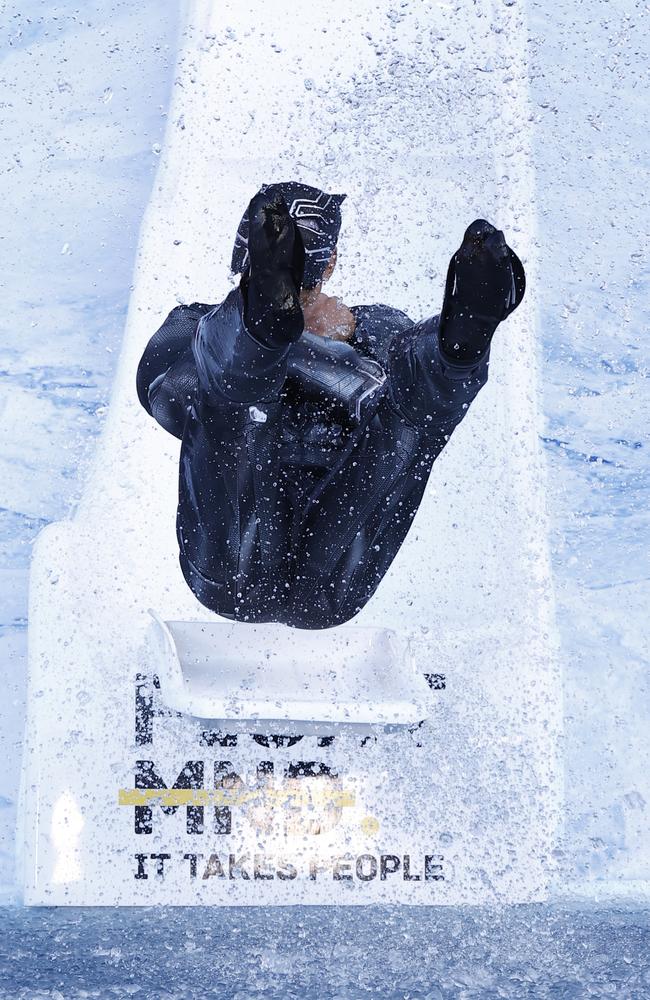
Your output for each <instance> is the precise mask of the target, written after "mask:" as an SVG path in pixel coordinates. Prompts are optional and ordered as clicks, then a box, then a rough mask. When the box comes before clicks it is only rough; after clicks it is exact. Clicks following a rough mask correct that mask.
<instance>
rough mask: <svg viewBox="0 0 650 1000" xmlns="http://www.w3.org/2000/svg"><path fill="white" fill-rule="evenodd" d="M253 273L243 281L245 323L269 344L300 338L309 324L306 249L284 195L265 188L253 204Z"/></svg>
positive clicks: (250, 216) (250, 238)
mask: <svg viewBox="0 0 650 1000" xmlns="http://www.w3.org/2000/svg"><path fill="white" fill-rule="evenodd" d="M248 220H249V229H248V255H249V273H248V275H247V276H246V278H245V279H244V280H243V281H242V293H243V296H244V323H245V325H246V329H247V330H248V332H249V333H250V334H251V335H252V336H253V337H254V338H255V339H256V340H258V341H259V342H260V343H262V344H263V345H264V346H266V347H273V348H279V347H285V346H286V345H287V344H290V343H293V342H294V341H296V340H298V339H299V338H300V336H301V334H302V332H303V327H304V322H303V315H302V309H301V306H300V289H301V286H302V280H303V272H304V268H305V251H304V247H303V244H302V238H301V236H300V231H299V230H298V227H297V226H296V224H295V222H294V221H293V219H292V218H291V216H290V214H289V209H288V208H287V205H286V202H285V201H284V198H283V197H282V195H281V194H280V193H279V192H278V191H274V190H273V188H272V187H269V188H266V189H262V191H261V192H260V193H259V194H256V195H255V197H254V198H253V200H252V201H251V203H250V205H249V206H248Z"/></svg>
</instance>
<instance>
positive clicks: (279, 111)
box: [22, 0, 561, 905]
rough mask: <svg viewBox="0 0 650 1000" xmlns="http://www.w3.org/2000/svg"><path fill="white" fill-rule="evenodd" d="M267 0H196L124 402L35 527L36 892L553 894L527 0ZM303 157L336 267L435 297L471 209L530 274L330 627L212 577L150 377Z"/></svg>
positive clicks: (390, 896)
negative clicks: (409, 519)
mask: <svg viewBox="0 0 650 1000" xmlns="http://www.w3.org/2000/svg"><path fill="white" fill-rule="evenodd" d="M271 8H272V16H267V15H268V12H269V10H270V9H271ZM260 9H261V5H257V4H253V5H248V6H246V5H241V4H236V3H234V0H229V2H224V3H219V4H211V3H209V2H208V0H194V2H193V3H189V4H188V7H187V21H186V25H185V28H184V30H183V32H182V37H181V50H180V56H179V62H178V70H177V76H176V80H175V86H174V95H173V100H172V104H171V108H170V113H169V126H168V132H167V137H166V142H165V147H164V151H163V156H162V158H161V165H160V169H159V171H158V175H157V178H156V182H155V185H154V189H153V193H152V197H151V202H150V205H149V208H148V210H147V213H146V217H145V219H144V222H143V225H142V232H141V238H140V248H139V256H138V262H137V267H136V274H135V281H134V285H135V288H134V291H133V295H132V299H131V304H130V309H129V316H128V322H127V327H126V332H125V337H124V345H123V350H122V354H121V357H120V362H119V367H118V371H117V375H116V380H115V386H114V391H113V396H112V401H111V405H110V409H109V414H108V419H107V422H106V426H105V428H104V430H103V434H102V437H101V440H100V441H99V443H98V445H97V449H96V454H95V459H94V462H93V466H92V468H91V470H90V473H89V475H88V477H87V481H86V486H85V491H84V494H83V499H82V502H81V503H80V505H79V508H78V510H77V511H76V512H75V514H74V517H73V518H72V519H71V520H70V521H66V522H61V523H57V524H52V525H50V526H48V527H47V528H46V529H45V530H44V531H43V532H42V533H41V535H40V536H39V538H38V540H37V543H36V546H35V551H34V556H33V564H32V578H31V592H30V610H29V621H30V632H29V696H28V720H27V732H26V752H25V756H24V770H23V781H22V838H23V839H22V843H23V844H24V851H23V854H22V862H23V885H24V896H25V901H26V902H27V903H29V904H35V905H43V904H55V905H61V904H71V905H99V904H106V905H116V904H129V905H149V904H152V903H166V904H183V905H192V904H206V903H209V904H215V905H230V904H246V903H251V904H253V903H254V904H257V905H274V904H295V903H313V904H315V903H332V904H350V903H368V902H408V903H418V904H428V905H430V904H433V903H444V904H461V903H476V904H485V903H495V902H521V901H530V900H538V899H542V898H544V897H545V896H546V894H547V892H548V887H549V884H550V879H551V877H552V873H551V871H550V868H549V859H550V858H551V856H552V851H553V847H554V845H555V837H556V830H557V824H558V821H559V816H560V804H561V798H560V791H561V787H560V779H559V767H558V753H557V740H558V733H559V726H560V718H561V693H560V682H559V677H558V671H557V663H556V655H555V630H554V622H553V606H552V593H551V586H550V573H549V562H548V554H547V535H546V522H545V515H544V491H543V478H542V474H541V471H540V458H539V447H538V436H537V417H536V403H535V353H536V315H535V269H534V260H533V259H532V257H531V254H532V248H533V246H534V245H535V244H534V215H533V211H532V207H531V192H532V179H531V173H530V166H529V160H528V147H527V122H528V120H529V114H528V109H527V98H526V72H527V71H526V64H525V59H524V52H525V47H526V27H525V24H524V23H523V22H522V20H521V16H522V15H521V5H514V6H513V5H507V4H498V5H496V6H493V5H492V4H491V3H490V2H488V0H481V2H479V3H478V4H475V5H474V6H472V7H471V8H470V7H467V6H465V7H463V8H462V9H458V10H457V11H454V10H452V9H451V6H450V5H447V4H442V3H435V4H434V3H431V4H429V3H426V4H424V5H412V6H411V7H398V8H395V7H394V5H391V4H389V3H387V2H383V0H380V2H377V0H372V2H370V0H360V2H358V3H356V4H355V5H353V6H352V7H351V6H350V5H349V4H344V3H343V2H342V0H333V2H332V3H330V4H329V5H328V7H327V12H326V17H324V15H323V10H322V8H320V7H318V5H309V4H305V5H302V6H301V7H300V15H299V17H298V16H297V15H296V7H295V4H294V3H293V2H289V0H277V2H275V3H273V4H270V5H265V6H264V16H263V17H262V18H260V16H259V11H260ZM260 24H263V25H268V24H270V25H273V28H266V27H261V26H260ZM291 178H296V179H301V180H303V181H305V182H306V183H312V184H318V185H319V186H321V187H324V188H328V189H330V190H334V191H341V192H347V194H348V199H347V201H346V203H345V206H344V225H343V231H342V235H341V242H340V253H339V258H340V274H338V275H337V276H336V277H335V280H334V282H333V287H334V289H335V291H336V292H337V293H340V294H341V295H342V296H343V297H344V299H345V300H346V301H348V302H349V303H350V304H355V303H362V302H376V301H383V302H386V303H388V304H390V305H393V306H397V307H399V308H402V309H404V310H405V311H407V312H408V313H409V315H411V316H412V317H413V319H417V318H421V317H422V316H425V315H427V314H430V313H433V312H436V311H437V310H438V309H439V308H440V304H441V302H442V295H443V288H444V278H445V273H446V266H447V262H448V259H449V255H450V253H451V252H452V251H453V249H455V248H456V247H457V246H458V245H459V243H460V240H461V238H462V235H463V231H464V228H465V226H466V225H467V224H468V223H469V222H470V221H471V220H472V219H474V218H476V217H478V216H481V217H486V218H488V219H490V220H492V221H494V222H496V223H497V224H498V225H499V226H500V227H501V228H503V229H504V230H505V232H506V235H507V237H508V239H509V241H510V242H511V244H512V245H513V247H514V248H515V249H516V251H517V253H518V254H519V255H520V256H521V257H522V259H523V260H524V263H525V265H526V268H527V272H528V279H529V291H528V294H527V296H526V298H525V300H524V303H523V304H522V306H521V308H520V309H518V310H517V312H516V313H515V314H514V315H513V316H512V317H511V318H510V319H509V320H508V321H507V323H506V324H504V325H503V327H502V328H500V329H499V331H498V332H497V335H496V338H495V344H494V349H493V355H492V361H491V368H490V381H489V384H488V386H487V387H486V388H485V389H484V390H482V392H481V393H480V396H479V398H478V399H477V401H476V402H475V404H473V406H472V409H471V412H470V413H469V415H468V417H467V418H466V420H465V421H464V422H463V424H462V425H461V427H460V428H459V429H458V431H457V432H456V433H455V434H454V436H453V438H452V440H451V442H450V444H449V446H448V447H447V448H446V449H445V451H444V453H443V454H442V456H441V457H440V459H439V460H438V461H437V462H436V464H435V466H434V469H433V473H432V476H431V479H430V481H429V485H428V488H427V492H426V495H425V497H424V500H423V502H422V505H421V508H420V510H419V512H418V514H417V516H416V518H415V520H414V523H413V526H412V528H411V530H410V533H409V536H408V538H407V540H406V542H405V544H404V545H403V547H402V549H401V550H400V552H399V555H398V557H397V558H396V560H395V562H394V564H393V565H392V567H391V569H390V571H389V573H388V574H387V576H386V577H385V579H384V580H383V582H382V583H381V585H380V587H379V589H378V591H377V593H376V595H375V596H374V597H373V599H372V600H371V601H370V602H369V603H368V605H367V606H366V607H365V608H364V609H363V611H362V612H361V613H360V614H359V615H358V616H357V617H356V618H355V619H354V620H353V621H352V622H350V623H349V624H348V625H344V626H341V627H340V628H337V629H332V630H325V631H323V632H320V633H317V634H313V633H309V632H304V631H301V630H292V629H289V628H286V627H285V626H270V627H268V626H267V627H264V628H262V627H260V628H257V627H253V626H246V625H244V624H238V625H237V626H236V627H235V626H233V625H232V624H231V623H228V622H226V621H223V620H220V619H219V618H218V617H217V616H216V615H213V614H211V613H210V612H208V611H207V609H206V608H204V607H202V606H201V605H200V604H199V603H198V602H197V601H196V600H195V598H194V597H193V595H192V593H191V592H190V590H189V589H188V587H187V585H186V584H185V582H184V580H183V578H182V575H181V571H180V568H179V565H178V560H177V545H176V538H175V530H174V526H175V512H176V490H177V477H178V454H179V442H178V441H177V440H175V439H174V438H172V437H171V436H169V435H168V434H166V433H165V431H163V430H162V428H160V427H158V426H157V425H156V424H155V423H154V422H153V421H152V420H151V419H150V418H149V417H148V416H147V415H146V414H145V412H144V411H143V410H142V408H141V407H140V406H139V403H138V400H137V397H136V393H135V372H136V367H137V363H138V361H139V359H140V356H141V354H142V351H143V349H144V347H145V345H146V343H147V341H148V339H149V338H150V337H151V335H152V334H153V332H154V331H155V330H156V329H157V327H158V326H159V325H160V323H161V322H162V320H163V319H164V318H165V316H166V315H167V313H168V312H169V310H170V309H171V308H172V307H173V306H174V305H175V304H176V302H178V301H185V302H191V301H202V302H217V301H220V300H221V299H222V298H223V297H224V295H225V293H226V292H227V290H228V288H229V283H228V275H227V264H228V262H229V260H230V252H231V247H232V241H233V238H234V233H235V230H236V227H237V223H238V221H239V218H240V215H241V212H242V209H243V207H244V206H245V205H246V204H247V202H248V200H249V198H250V197H251V194H252V193H253V192H254V191H255V190H257V188H258V187H259V186H260V184H261V183H263V182H269V181H272V180H285V179H291ZM387 225H389V226H390V231H389V232H388V231H387ZM149 608H151V609H153V611H154V612H155V615H156V620H153V619H152V616H151V614H150V613H149V610H148V609H149ZM362 634H363V635H364V636H366V638H365V639H363V640H362V639H361V636H362ZM368 636H370V637H371V640H369V639H368V638H367V637H368ZM391 636H392V638H390V637H391ZM364 642H365V643H366V647H365V652H364V648H363V643H364ZM346 644H347V646H346ZM346 648H347V650H348V652H349V653H350V655H347V656H346V655H345V650H346ZM362 654H363V655H362ZM409 657H411V658H412V664H411V663H410V662H409Z"/></svg>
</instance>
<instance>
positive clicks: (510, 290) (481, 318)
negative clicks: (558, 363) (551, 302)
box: [440, 219, 526, 364]
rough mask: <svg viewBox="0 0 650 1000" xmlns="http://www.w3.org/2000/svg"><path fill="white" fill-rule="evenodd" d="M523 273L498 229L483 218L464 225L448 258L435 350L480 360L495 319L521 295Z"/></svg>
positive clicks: (503, 315)
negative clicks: (458, 245)
mask: <svg viewBox="0 0 650 1000" xmlns="http://www.w3.org/2000/svg"><path fill="white" fill-rule="evenodd" d="M525 289H526V277H525V273H524V268H523V265H522V263H521V261H520V260H519V258H518V257H517V255H516V254H515V253H514V251H512V250H511V249H510V247H509V246H508V245H507V244H506V241H505V238H504V235H503V233H502V232H501V230H500V229H496V228H495V227H494V226H493V225H491V224H490V223H489V222H486V221H485V219H476V220H475V221H474V222H473V223H472V224H471V226H468V228H467V230H466V231H465V236H464V237H463V242H462V244H461V245H460V247H459V249H458V250H457V251H456V253H455V254H454V255H453V257H452V258H451V261H450V262H449V269H448V271H447V284H446V287H445V299H444V302H443V306H442V312H441V314H440V348H441V351H442V353H443V355H444V357H446V358H447V359H448V360H449V361H451V362H454V363H455V364H472V363H473V362H475V361H477V360H478V359H479V358H481V357H482V356H483V355H484V354H485V352H486V351H487V349H488V347H489V346H490V341H491V340H492V337H493V335H494V331H495V330H496V328H497V326H498V325H499V323H501V322H502V321H503V320H504V319H505V318H506V317H507V316H509V315H510V313H511V312H512V311H513V310H514V309H516V308H517V306H518V305H519V303H520V302H521V300H522V299H523V297H524V292H525Z"/></svg>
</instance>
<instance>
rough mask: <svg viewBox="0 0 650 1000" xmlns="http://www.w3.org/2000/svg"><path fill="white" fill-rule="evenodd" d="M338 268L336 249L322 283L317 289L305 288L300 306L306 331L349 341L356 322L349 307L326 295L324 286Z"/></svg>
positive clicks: (301, 295)
mask: <svg viewBox="0 0 650 1000" xmlns="http://www.w3.org/2000/svg"><path fill="white" fill-rule="evenodd" d="M335 267H336V249H334V252H333V253H332V256H331V257H330V259H329V261H328V264H327V267H326V268H325V271H324V273H323V278H322V281H320V282H319V284H318V285H316V287H315V288H303V290H302V292H301V293H300V304H301V306H302V311H303V315H304V317H305V330H306V331H307V332H308V333H315V334H317V335H318V336H319V337H329V338H331V339H332V340H349V339H350V338H351V336H352V334H353V333H354V328H355V326H356V320H355V318H354V315H353V314H352V313H351V312H350V310H349V309H348V307H347V306H346V305H345V304H344V303H343V302H342V301H341V299H337V298H335V297H334V296H331V295H325V293H324V292H323V285H324V284H325V282H326V281H328V280H329V278H330V277H331V276H332V272H333V271H334V268H335Z"/></svg>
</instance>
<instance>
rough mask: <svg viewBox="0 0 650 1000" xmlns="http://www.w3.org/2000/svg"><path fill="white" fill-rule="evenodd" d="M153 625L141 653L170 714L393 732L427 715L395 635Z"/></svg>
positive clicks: (425, 700)
mask: <svg viewBox="0 0 650 1000" xmlns="http://www.w3.org/2000/svg"><path fill="white" fill-rule="evenodd" d="M149 613H150V614H151V616H152V621H151V623H150V625H149V628H148V630H147V634H146V637H145V643H144V646H143V665H144V668H145V671H146V676H149V677H153V676H157V677H158V681H159V684H160V690H161V697H162V699H163V700H164V702H165V704H166V706H167V707H168V708H171V709H173V710H174V711H176V712H180V713H182V714H183V715H186V716H194V717H196V718H201V719H205V720H210V721H211V722H212V723H213V724H216V725H218V726H220V727H221V728H222V729H223V728H227V729H228V730H229V731H230V732H246V731H248V732H251V731H253V730H260V729H261V730H262V731H264V732H271V733H276V734H287V735H290V734H294V735H295V734H299V735H300V734H304V735H307V734H308V735H313V734H316V735H319V736H328V735H337V734H340V733H341V732H342V731H343V730H350V731H356V732H359V733H368V732H371V731H384V732H392V731H395V730H397V729H399V728H401V727H405V726H406V727H414V726H418V725H419V724H420V723H421V722H423V721H424V720H425V719H426V718H427V717H428V716H429V715H430V713H431V709H432V705H431V701H432V699H431V690H430V688H429V685H428V684H427V681H426V678H425V676H424V674H421V673H418V672H417V670H416V666H415V661H414V657H413V653H412V651H411V649H410V646H409V643H408V640H407V639H406V638H405V637H403V636H399V635H398V634H397V633H395V632H392V631H391V630H389V629H378V628H355V627H354V626H350V627H348V628H339V629H324V630H319V631H310V632H305V631H303V630H298V629H288V628H285V627H284V626H282V625H273V624H268V625H246V624H243V623H240V622H234V623H228V624H226V623H223V622H164V621H162V620H161V619H160V618H159V617H158V615H157V614H156V613H155V612H154V611H152V610H151V609H150V612H149Z"/></svg>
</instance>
